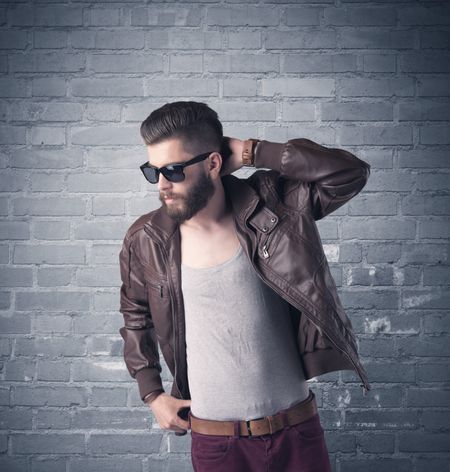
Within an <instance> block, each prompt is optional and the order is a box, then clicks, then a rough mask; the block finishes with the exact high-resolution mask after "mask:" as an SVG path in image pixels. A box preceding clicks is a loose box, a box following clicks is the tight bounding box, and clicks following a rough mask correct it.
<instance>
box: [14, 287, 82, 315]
mask: <svg viewBox="0 0 450 472" xmlns="http://www.w3.org/2000/svg"><path fill="white" fill-rule="evenodd" d="M16 308H17V309H18V310H20V311H27V310H53V311H61V310H83V311H86V310H88V309H89V294H88V293H82V292H75V291H70V292H63V291H58V292H56V291H50V292H16Z"/></svg>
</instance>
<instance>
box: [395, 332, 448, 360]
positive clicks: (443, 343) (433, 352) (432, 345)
mask: <svg viewBox="0 0 450 472" xmlns="http://www.w3.org/2000/svg"><path fill="white" fill-rule="evenodd" d="M449 341H450V336H444V335H442V336H423V338H422V339H418V338H417V337H415V338H412V337H406V338H399V339H398V343H397V345H398V351H399V353H400V354H401V355H403V356H418V357H425V358H426V357H448V356H450V344H449Z"/></svg>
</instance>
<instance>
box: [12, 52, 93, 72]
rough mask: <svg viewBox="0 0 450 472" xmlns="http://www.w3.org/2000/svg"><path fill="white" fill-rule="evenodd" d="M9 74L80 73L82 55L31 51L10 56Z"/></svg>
mask: <svg viewBox="0 0 450 472" xmlns="http://www.w3.org/2000/svg"><path fill="white" fill-rule="evenodd" d="M9 64H10V71H11V72H57V73H58V74H60V73H62V72H80V71H82V70H83V69H84V65H85V59H84V57H83V56H82V55H79V54H71V53H61V52H42V51H31V52H27V53H25V54H17V55H14V54H11V55H10V60H9Z"/></svg>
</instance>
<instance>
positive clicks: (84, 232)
mask: <svg viewBox="0 0 450 472" xmlns="http://www.w3.org/2000/svg"><path fill="white" fill-rule="evenodd" d="M126 225H127V222H126V221H117V222H116V221H113V222H111V221H107V220H105V221H101V220H97V221H96V222H91V221H89V222H85V223H80V224H78V225H77V227H76V228H75V238H76V239H89V240H98V239H123V237H124V235H125V232H126V229H127V228H126Z"/></svg>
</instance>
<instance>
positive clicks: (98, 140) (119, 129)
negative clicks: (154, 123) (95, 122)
mask: <svg viewBox="0 0 450 472" xmlns="http://www.w3.org/2000/svg"><path fill="white" fill-rule="evenodd" d="M71 142H72V144H79V145H94V146H102V145H109V146H115V145H120V146H127V145H137V144H139V145H141V146H142V144H143V141H142V138H141V137H140V135H139V129H138V127H136V126H123V125H122V126H116V127H114V126H90V127H78V126H74V127H72V129H71Z"/></svg>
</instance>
